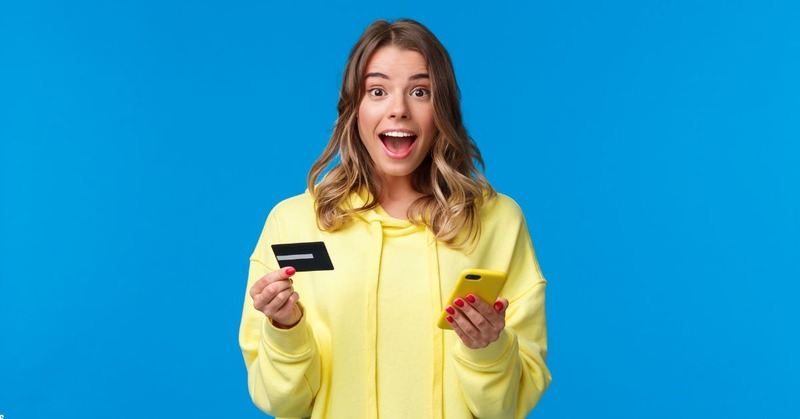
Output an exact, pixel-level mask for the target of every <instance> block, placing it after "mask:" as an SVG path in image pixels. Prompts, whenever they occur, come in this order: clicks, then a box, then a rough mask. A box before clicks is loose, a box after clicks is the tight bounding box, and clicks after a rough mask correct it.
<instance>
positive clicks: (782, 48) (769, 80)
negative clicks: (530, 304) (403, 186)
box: [0, 0, 800, 419]
mask: <svg viewBox="0 0 800 419" xmlns="http://www.w3.org/2000/svg"><path fill="white" fill-rule="evenodd" d="M111 3H114V4H111ZM227 3H229V4H227ZM347 4H348V5H347V6H342V5H321V4H320V5H312V4H302V5H298V6H288V5H272V4H267V2H261V1H240V2H211V1H198V2H185V3H184V2H176V1H159V2H155V1H150V2H146V1H143V2H131V3H130V4H126V3H120V4H117V2H99V1H98V2H86V1H78V2H46V1H25V2H14V1H10V2H3V3H2V5H0V414H3V415H5V418H6V419H18V418H19V419H21V418H55V417H76V418H77V417H80V418H108V417H115V418H138V417H158V418H172V417H193V418H219V417H224V418H233V417H236V418H248V417H249V418H258V417H263V415H262V414H261V413H260V412H259V411H258V409H257V408H255V407H254V406H253V405H252V403H251V402H250V400H249V396H248V394H247V386H246V375H245V369H244V363H243V361H242V358H241V354H240V352H239V348H238V343H237V329H238V322H239V315H240V312H241V304H242V299H243V296H244V292H245V281H246V274H247V265H248V256H249V255H250V252H251V251H252V248H253V246H254V245H255V242H256V239H257V236H258V234H259V232H260V229H261V227H262V224H263V222H264V219H265V217H266V215H267V212H268V211H269V209H270V208H271V207H272V206H273V205H274V204H275V203H277V202H278V201H279V200H281V199H283V198H285V197H288V196H291V195H294V194H297V193H300V192H302V191H303V190H304V188H305V177H306V173H307V172H308V169H309V168H310V166H311V164H312V162H313V160H314V159H315V158H316V157H317V156H318V154H319V153H320V152H321V151H322V149H323V147H324V144H325V143H326V141H327V139H328V137H329V135H330V132H331V128H332V125H333V122H334V119H335V117H336V113H335V106H336V101H337V98H338V89H339V83H340V80H341V75H342V68H343V66H344V63H345V60H346V58H347V54H348V52H349V49H350V48H351V46H352V45H353V43H354V42H355V41H356V39H357V38H358V36H359V35H360V33H361V32H362V30H363V29H364V28H365V27H366V26H367V25H368V24H369V23H370V22H371V21H372V20H374V19H376V18H381V17H383V18H397V17H412V18H415V19H418V20H420V21H421V22H423V23H424V24H426V25H427V26H428V27H429V28H430V29H432V30H433V31H434V33H436V34H437V36H439V38H440V39H441V40H442V42H443V43H444V44H445V46H446V47H447V48H448V49H449V51H450V53H451V55H452V57H453V60H454V62H455V67H456V73H457V75H458V78H459V83H460V86H461V90H462V94H463V112H464V115H465V121H466V122H467V126H468V128H469V130H470V133H471V134H472V135H473V137H474V138H475V139H476V141H477V142H478V144H479V146H480V148H481V150H482V151H483V154H484V157H485V160H486V165H487V170H486V174H487V176H488V178H489V179H490V181H491V182H492V183H493V184H494V185H495V186H496V188H497V189H498V190H500V191H501V192H504V193H506V194H509V195H511V196H512V197H513V198H515V199H516V200H517V201H518V202H519V203H520V205H521V206H522V208H523V210H524V211H525V213H526V216H527V218H528V222H529V225H530V228H531V233H532V236H533V240H534V244H535V246H536V249H537V252H538V256H539V261H540V263H541V265H542V267H543V270H544V273H545V275H546V276H547V277H548V279H549V288H548V302H547V303H548V306H547V311H548V316H549V321H548V324H549V328H550V356H549V359H548V361H549V365H550V367H551V368H552V372H553V376H554V381H553V384H552V386H551V388H550V389H549V390H548V392H547V393H546V394H545V396H544V398H543V399H542V401H541V403H540V404H539V406H538V407H537V409H536V410H535V411H534V413H533V414H532V415H531V416H532V417H537V418H588V417H614V418H676V417H681V418H710V417H713V418H744V417H775V418H778V417H781V418H784V417H800V409H798V407H797V403H796V402H794V400H796V397H797V391H798V385H797V377H798V376H800V362H798V357H797V354H798V353H800V344H798V337H799V336H798V320H799V319H800V310H799V309H798V306H799V305H798V304H797V303H796V301H795V300H797V299H798V296H800V292H798V291H800V287H798V278H800V270H799V269H798V264H797V262H796V260H797V252H798V250H800V239H799V238H798V237H800V227H799V226H798V218H799V217H798V214H800V211H798V210H799V209H800V205H798V203H799V201H800V194H799V193H798V189H799V188H798V180H800V169H798V167H799V166H800V165H798V157H800V147H798V140H799V139H800V117H799V116H800V82H799V80H800V77H798V74H800V25H798V22H800V7H799V6H798V3H797V2H793V1H789V0H786V1H761V2H744V1H700V2H695V1H669V2H666V1H663V2H636V1H629V2H596V1H584V2H577V1H560V2H534V3H531V4H528V5H526V6H521V5H509V4H502V3H501V2H489V3H482V4H472V5H470V4H462V3H456V2H453V3H441V4H437V5H432V4H430V3H429V2H428V1H410V2H404V4H403V5H396V6H383V5H379V4H372V3H371V2H347Z"/></svg>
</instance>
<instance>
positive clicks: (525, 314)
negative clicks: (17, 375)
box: [453, 219, 551, 418]
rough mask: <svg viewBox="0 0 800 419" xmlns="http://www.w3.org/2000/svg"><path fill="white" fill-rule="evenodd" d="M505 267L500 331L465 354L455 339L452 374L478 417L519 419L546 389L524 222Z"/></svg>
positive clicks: (543, 338) (541, 321) (537, 292)
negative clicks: (504, 307)
mask: <svg viewBox="0 0 800 419" xmlns="http://www.w3.org/2000/svg"><path fill="white" fill-rule="evenodd" d="M512 253H513V254H512V256H511V259H510V262H509V267H508V270H507V272H508V279H507V282H506V288H505V289H504V293H506V292H510V293H511V294H510V295H508V294H506V295H504V296H505V297H506V298H508V300H509V306H508V309H507V311H506V328H505V330H503V331H502V332H501V333H500V337H499V338H498V340H497V341H495V342H492V343H491V344H489V345H488V346H487V347H485V348H480V349H471V348H468V347H467V346H466V345H464V344H463V343H462V342H461V340H458V342H457V343H456V347H455V348H454V351H453V355H454V357H455V361H456V362H455V370H456V375H457V376H458V380H459V383H460V386H461V390H462V393H463V395H464V399H465V400H466V402H467V405H468V407H469V409H470V410H471V411H472V413H473V414H474V415H475V416H476V417H479V418H515V417H516V418H524V417H525V416H526V415H527V414H528V413H529V412H530V411H531V410H533V408H534V407H535V406H536V404H537V403H538V402H539V399H540V398H541V396H542V393H544V391H545V389H547V387H548V385H549V384H550V380H551V376H550V371H549V370H548V368H547V366H546V365H545V358H546V355H547V327H546V324H545V306H544V291H545V285H546V282H545V279H544V277H543V276H542V273H541V270H540V269H539V265H538V263H537V261H536V255H535V253H534V250H533V245H532V244H531V240H530V236H529V234H528V230H527V227H526V225H525V221H524V219H522V220H521V225H520V228H519V230H518V232H517V240H516V244H515V245H514V250H513V252H512Z"/></svg>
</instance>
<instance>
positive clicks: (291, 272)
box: [286, 268, 297, 275]
mask: <svg viewBox="0 0 800 419" xmlns="http://www.w3.org/2000/svg"><path fill="white" fill-rule="evenodd" d="M295 272H297V271H296V270H295V269H294V268H286V275H294V274H295Z"/></svg>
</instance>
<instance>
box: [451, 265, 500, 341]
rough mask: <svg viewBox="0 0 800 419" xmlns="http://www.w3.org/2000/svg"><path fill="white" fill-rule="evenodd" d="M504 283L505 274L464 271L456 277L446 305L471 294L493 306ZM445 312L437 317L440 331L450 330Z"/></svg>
mask: <svg viewBox="0 0 800 419" xmlns="http://www.w3.org/2000/svg"><path fill="white" fill-rule="evenodd" d="M505 283H506V273H505V272H499V271H487V270H485V269H466V270H464V271H463V272H461V274H460V275H459V276H458V282H456V286H455V287H453V292H451V293H450V298H448V299H447V300H446V301H447V305H450V304H453V300H455V299H456V298H459V297H460V298H464V297H466V296H467V294H473V295H476V296H478V297H481V299H482V300H483V301H486V303H487V304H489V305H492V304H494V300H496V299H497V297H498V296H500V291H501V290H502V289H503V285H505ZM446 317H447V312H446V311H444V309H442V314H441V316H439V323H438V324H437V326H439V328H440V329H452V327H451V326H450V323H449V322H448V321H447V319H446Z"/></svg>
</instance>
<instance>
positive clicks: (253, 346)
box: [239, 217, 320, 416]
mask: <svg viewBox="0 0 800 419" xmlns="http://www.w3.org/2000/svg"><path fill="white" fill-rule="evenodd" d="M276 233H277V231H275V226H274V223H273V220H272V218H271V217H270V218H269V219H268V220H267V223H266V225H265V227H264V231H263V232H262V235H261V238H260V239H259V242H258V244H257V245H256V250H255V252H254V253H253V256H252V257H251V259H250V272H249V275H248V278H249V279H248V282H247V288H246V293H245V301H244V307H243V309H242V321H241V324H240V327H239V345H240V346H241V349H242V355H243V356H244V361H245V365H246V366H247V376H248V380H247V382H248V388H249V390H250V397H251V398H252V399H253V402H254V403H255V404H256V406H258V407H259V408H260V409H261V410H263V411H264V412H266V413H268V414H271V415H275V416H310V415H311V410H312V407H313V401H314V398H315V397H316V394H317V391H318V390H319V387H320V359H319V351H318V349H317V344H316V340H315V339H314V334H313V330H312V329H311V327H310V325H309V324H308V323H307V321H306V316H305V315H302V316H301V317H300V319H299V322H297V323H296V324H294V325H293V326H292V327H289V328H285V326H291V324H286V325H285V326H284V325H278V326H280V327H277V326H276V325H275V324H274V323H273V321H271V320H270V319H269V318H268V317H267V316H266V315H265V314H264V312H262V311H259V310H257V309H256V307H255V306H254V304H255V305H256V306H258V307H259V308H260V309H262V310H265V311H269V312H270V313H272V311H271V310H270V307H271V306H272V305H271V304H269V303H268V302H265V301H264V300H263V294H264V293H267V291H268V290H269V288H268V287H270V286H269V285H267V286H264V283H265V282H267V283H273V284H274V285H273V286H278V285H281V283H290V282H289V281H290V280H289V279H288V277H287V278H284V276H287V275H286V272H285V271H277V270H273V269H270V268H269V267H267V266H266V265H265V264H264V263H262V261H261V256H262V255H263V254H264V249H268V248H269V246H268V244H267V243H266V242H267V238H268V237H277V236H275V234H276ZM271 276H272V277H275V278H272V279H274V280H269V281H267V280H266V279H269V278H271ZM278 276H280V278H277V277H278ZM254 287H255V288H254ZM278 288H280V287H278ZM254 290H255V291H259V292H261V293H259V292H254ZM287 290H290V291H293V290H291V288H290V287H289V288H287ZM287 290H283V289H276V290H275V292H274V294H275V295H276V296H278V295H284V296H285V297H287V302H290V303H292V304H295V303H296V304H298V307H299V308H301V307H302V306H301V305H299V302H297V300H296V299H294V300H292V299H291V298H289V296H292V295H294V296H296V295H297V294H293V293H292V292H288V293H287ZM253 294H255V297H256V302H255V303H254V299H253ZM295 298H296V297H295ZM274 308H277V307H274ZM289 312H290V310H280V309H278V310H277V311H276V312H275V313H273V316H276V315H277V316H278V317H281V316H280V315H284V316H283V317H286V318H291V317H293V316H291V315H290V314H288V313H289ZM300 312H302V308H301V310H300ZM283 317H281V318H283ZM287 323H289V322H287ZM291 323H294V321H291Z"/></svg>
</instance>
